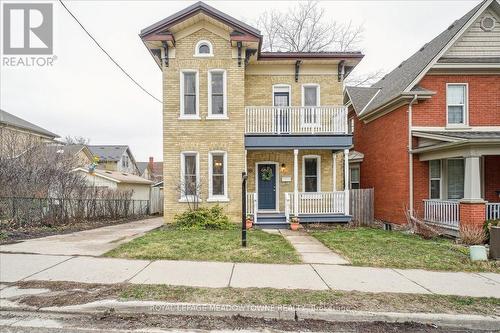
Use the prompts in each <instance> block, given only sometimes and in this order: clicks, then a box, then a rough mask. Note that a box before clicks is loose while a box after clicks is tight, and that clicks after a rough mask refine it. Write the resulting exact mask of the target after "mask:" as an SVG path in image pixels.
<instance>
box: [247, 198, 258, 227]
mask: <svg viewBox="0 0 500 333" xmlns="http://www.w3.org/2000/svg"><path fill="white" fill-rule="evenodd" d="M246 200H247V211H246V214H247V215H252V216H253V220H254V221H257V207H258V204H257V193H255V192H247V195H246Z"/></svg>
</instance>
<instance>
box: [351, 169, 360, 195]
mask: <svg viewBox="0 0 500 333" xmlns="http://www.w3.org/2000/svg"><path fill="white" fill-rule="evenodd" d="M349 171H350V177H349V181H350V186H349V188H350V189H352V190H357V189H359V188H360V182H359V176H360V172H359V171H360V170H359V166H352V167H350V168H349Z"/></svg>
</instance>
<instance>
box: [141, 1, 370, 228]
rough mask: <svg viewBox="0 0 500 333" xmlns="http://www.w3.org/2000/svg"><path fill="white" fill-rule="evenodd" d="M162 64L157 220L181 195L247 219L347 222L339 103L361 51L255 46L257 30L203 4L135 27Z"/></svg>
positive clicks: (180, 203) (177, 207)
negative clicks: (164, 182) (162, 183)
mask: <svg viewBox="0 0 500 333" xmlns="http://www.w3.org/2000/svg"><path fill="white" fill-rule="evenodd" d="M140 36H141V38H142V40H143V41H144V43H145V45H146V46H147V48H148V49H149V51H150V53H151V55H152V56H153V58H154V60H155V61H156V63H157V64H158V66H159V67H160V69H161V70H162V72H163V80H164V81H163V83H162V84H163V89H164V109H163V119H164V120H163V133H164V142H163V147H164V148H163V149H164V163H166V167H165V172H166V173H165V177H166V178H167V179H168V183H169V184H168V186H167V187H165V190H164V192H165V201H164V202H165V203H164V205H165V207H168V209H165V220H166V221H167V222H170V221H172V219H173V217H174V215H175V214H177V213H178V212H179V211H182V210H185V209H187V208H188V204H187V202H188V201H193V200H199V201H201V202H202V204H203V205H204V204H207V203H208V204H210V205H214V204H220V205H222V206H223V207H224V208H225V210H226V212H227V213H228V214H229V215H230V217H231V218H232V219H233V220H234V221H239V220H240V219H241V212H242V204H243V203H242V201H243V200H242V172H247V175H248V188H247V193H246V194H245V196H246V203H247V213H248V214H253V215H254V217H256V222H257V224H264V223H266V222H267V223H269V224H278V223H279V224H285V223H286V218H290V217H292V216H294V215H297V216H299V217H300V219H301V222H346V221H349V220H350V215H349V205H348V202H349V199H348V191H346V188H347V187H346V186H344V175H345V174H347V171H348V164H347V158H345V157H347V156H348V153H349V150H348V149H349V147H350V146H351V145H352V136H351V135H350V134H348V133H347V108H346V107H344V106H342V102H343V101H342V96H343V95H342V94H343V92H342V85H343V80H344V79H345V77H346V76H347V75H348V74H349V73H350V71H351V70H352V69H353V68H354V67H355V66H356V65H357V64H358V63H359V61H360V60H361V59H362V58H363V55H362V54H361V53H360V52H263V51H261V49H260V48H261V45H262V35H261V33H260V31H259V30H257V29H255V28H254V27H251V26H249V25H247V24H245V23H243V22H241V21H238V20H237V19H235V18H233V17H230V16H228V15H226V14H224V13H222V12H220V11H219V10H217V9H215V8H213V7H210V6H208V5H206V4H204V3H202V2H198V3H195V4H194V5H192V6H189V7H187V8H186V9H184V10H182V11H180V12H178V13H176V14H173V15H171V16H169V17H167V18H165V19H163V20H161V21H160V22H158V23H155V24H153V25H152V26H150V27H148V28H145V29H143V30H142V31H141V34H140Z"/></svg>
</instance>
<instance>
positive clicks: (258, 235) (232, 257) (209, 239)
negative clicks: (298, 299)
mask: <svg viewBox="0 0 500 333" xmlns="http://www.w3.org/2000/svg"><path fill="white" fill-rule="evenodd" d="M105 256H107V257H117V258H132V259H148V260H157V259H171V260H203V261H228V262H254V263H277V264H278V263H279V264H295V263H300V262H301V261H300V257H299V255H298V254H297V252H295V249H294V248H293V247H292V246H291V245H290V243H288V242H287V241H286V240H285V239H284V238H283V237H282V236H281V235H272V234H269V233H266V232H263V231H261V230H250V231H248V232H247V247H246V248H242V247H241V230H240V229H238V228H236V227H235V228H234V229H230V230H178V229H175V228H172V227H163V228H161V229H158V230H154V231H152V232H149V233H147V234H146V235H144V236H142V237H139V238H137V239H134V240H132V241H131V242H128V243H125V244H122V245H120V246H119V247H117V248H116V249H113V250H111V251H109V252H108V253H106V254H105Z"/></svg>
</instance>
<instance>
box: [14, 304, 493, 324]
mask: <svg viewBox="0 0 500 333" xmlns="http://www.w3.org/2000/svg"><path fill="white" fill-rule="evenodd" d="M18 309H19V308H18ZM39 311H47V312H64V313H96V312H98V313H99V312H109V311H114V312H116V313H130V314H137V313H146V314H154V315H184V316H218V317H231V316H236V315H239V316H242V317H251V318H266V319H279V320H299V321H300V320H323V321H330V322H387V323H403V322H413V323H419V324H424V325H433V326H437V327H450V328H451V327H455V328H456V327H460V328H468V329H474V330H497V329H498V327H500V317H499V316H483V315H472V314H459V315H457V314H445V313H397V312H374V311H349V310H336V309H322V308H312V307H310V308H305V307H293V306H272V305H235V304H196V303H169V302H159V301H118V300H102V301H96V302H92V303H87V304H81V305H71V306H63V307H47V308H41V309H39Z"/></svg>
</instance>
